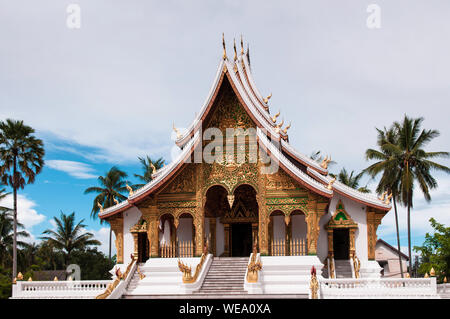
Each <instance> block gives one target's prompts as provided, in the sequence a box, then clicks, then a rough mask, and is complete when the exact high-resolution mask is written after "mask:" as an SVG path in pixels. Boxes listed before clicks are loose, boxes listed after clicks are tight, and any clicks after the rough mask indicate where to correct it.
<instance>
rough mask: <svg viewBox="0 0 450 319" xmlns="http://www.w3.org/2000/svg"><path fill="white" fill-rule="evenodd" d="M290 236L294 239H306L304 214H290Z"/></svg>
mask: <svg viewBox="0 0 450 319" xmlns="http://www.w3.org/2000/svg"><path fill="white" fill-rule="evenodd" d="M291 224H292V238H294V239H299V238H300V239H306V232H307V225H306V221H305V215H303V214H301V215H292V216H291Z"/></svg>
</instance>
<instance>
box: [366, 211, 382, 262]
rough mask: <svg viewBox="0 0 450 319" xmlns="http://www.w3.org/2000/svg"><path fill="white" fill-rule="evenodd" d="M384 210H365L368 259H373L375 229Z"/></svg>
mask: <svg viewBox="0 0 450 319" xmlns="http://www.w3.org/2000/svg"><path fill="white" fill-rule="evenodd" d="M385 214H386V213H385V212H377V211H374V210H369V211H367V250H368V253H367V254H368V259H369V260H375V246H376V244H377V229H378V226H379V225H380V223H381V219H382V218H383V217H384V215H385Z"/></svg>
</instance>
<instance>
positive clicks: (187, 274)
mask: <svg viewBox="0 0 450 319" xmlns="http://www.w3.org/2000/svg"><path fill="white" fill-rule="evenodd" d="M208 246H209V243H208V240H207V241H206V243H205V245H204V246H203V253H202V256H201V257H200V262H199V263H198V264H197V266H196V267H195V273H194V276H192V267H190V266H188V265H186V264H185V263H183V262H182V261H181V259H179V258H178V269H180V271H181V272H182V273H183V276H182V280H183V283H184V284H192V283H194V282H196V281H197V278H198V276H199V275H200V272H201V270H202V267H203V264H204V263H205V260H206V257H207V256H208Z"/></svg>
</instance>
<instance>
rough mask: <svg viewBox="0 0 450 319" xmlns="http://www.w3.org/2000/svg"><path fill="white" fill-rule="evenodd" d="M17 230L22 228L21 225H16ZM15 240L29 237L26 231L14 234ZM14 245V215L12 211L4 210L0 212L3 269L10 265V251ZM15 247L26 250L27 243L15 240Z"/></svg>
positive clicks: (0, 248) (0, 259) (0, 244)
mask: <svg viewBox="0 0 450 319" xmlns="http://www.w3.org/2000/svg"><path fill="white" fill-rule="evenodd" d="M16 225H17V228H19V229H22V228H24V227H23V225H22V224H21V223H17V224H16ZM16 236H17V238H27V237H30V234H28V233H27V232H26V231H18V232H16ZM13 244H14V214H13V211H12V210H9V209H6V210H1V211H0V262H1V266H2V267H3V268H6V267H7V266H9V265H11V264H10V262H11V261H12V258H11V257H12V251H13ZM16 245H17V246H18V247H20V248H26V247H27V246H28V244H27V243H25V242H23V241H20V240H17V241H16Z"/></svg>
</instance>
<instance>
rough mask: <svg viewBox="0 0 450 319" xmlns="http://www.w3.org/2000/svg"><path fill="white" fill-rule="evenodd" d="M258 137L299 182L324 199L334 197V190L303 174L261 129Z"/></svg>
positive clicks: (258, 131)
mask: <svg viewBox="0 0 450 319" xmlns="http://www.w3.org/2000/svg"><path fill="white" fill-rule="evenodd" d="M257 136H258V140H259V141H260V142H261V145H262V146H263V147H264V148H265V149H266V151H269V152H270V154H271V155H272V156H273V157H275V158H276V159H277V160H278V161H279V164H280V166H282V167H283V168H284V169H285V170H286V171H287V172H288V173H289V175H290V176H292V177H293V178H294V179H295V180H296V181H297V182H299V183H300V184H302V185H303V186H305V187H307V188H308V189H311V190H312V191H314V192H315V193H318V194H320V195H322V196H324V197H328V198H331V197H333V191H332V190H329V189H328V188H326V187H325V186H324V185H323V184H322V183H319V182H318V181H316V180H315V179H313V178H312V177H310V176H308V175H307V174H305V173H303V172H302V171H301V170H300V169H298V168H297V167H296V166H295V165H294V164H292V163H291V162H290V161H289V159H287V158H286V157H285V156H284V155H283V154H282V153H281V151H280V150H279V149H278V148H277V147H276V146H275V145H274V144H273V143H272V142H270V141H269V140H268V138H267V136H266V135H265V134H264V133H263V132H262V131H261V130H260V129H259V128H258V129H257Z"/></svg>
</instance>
